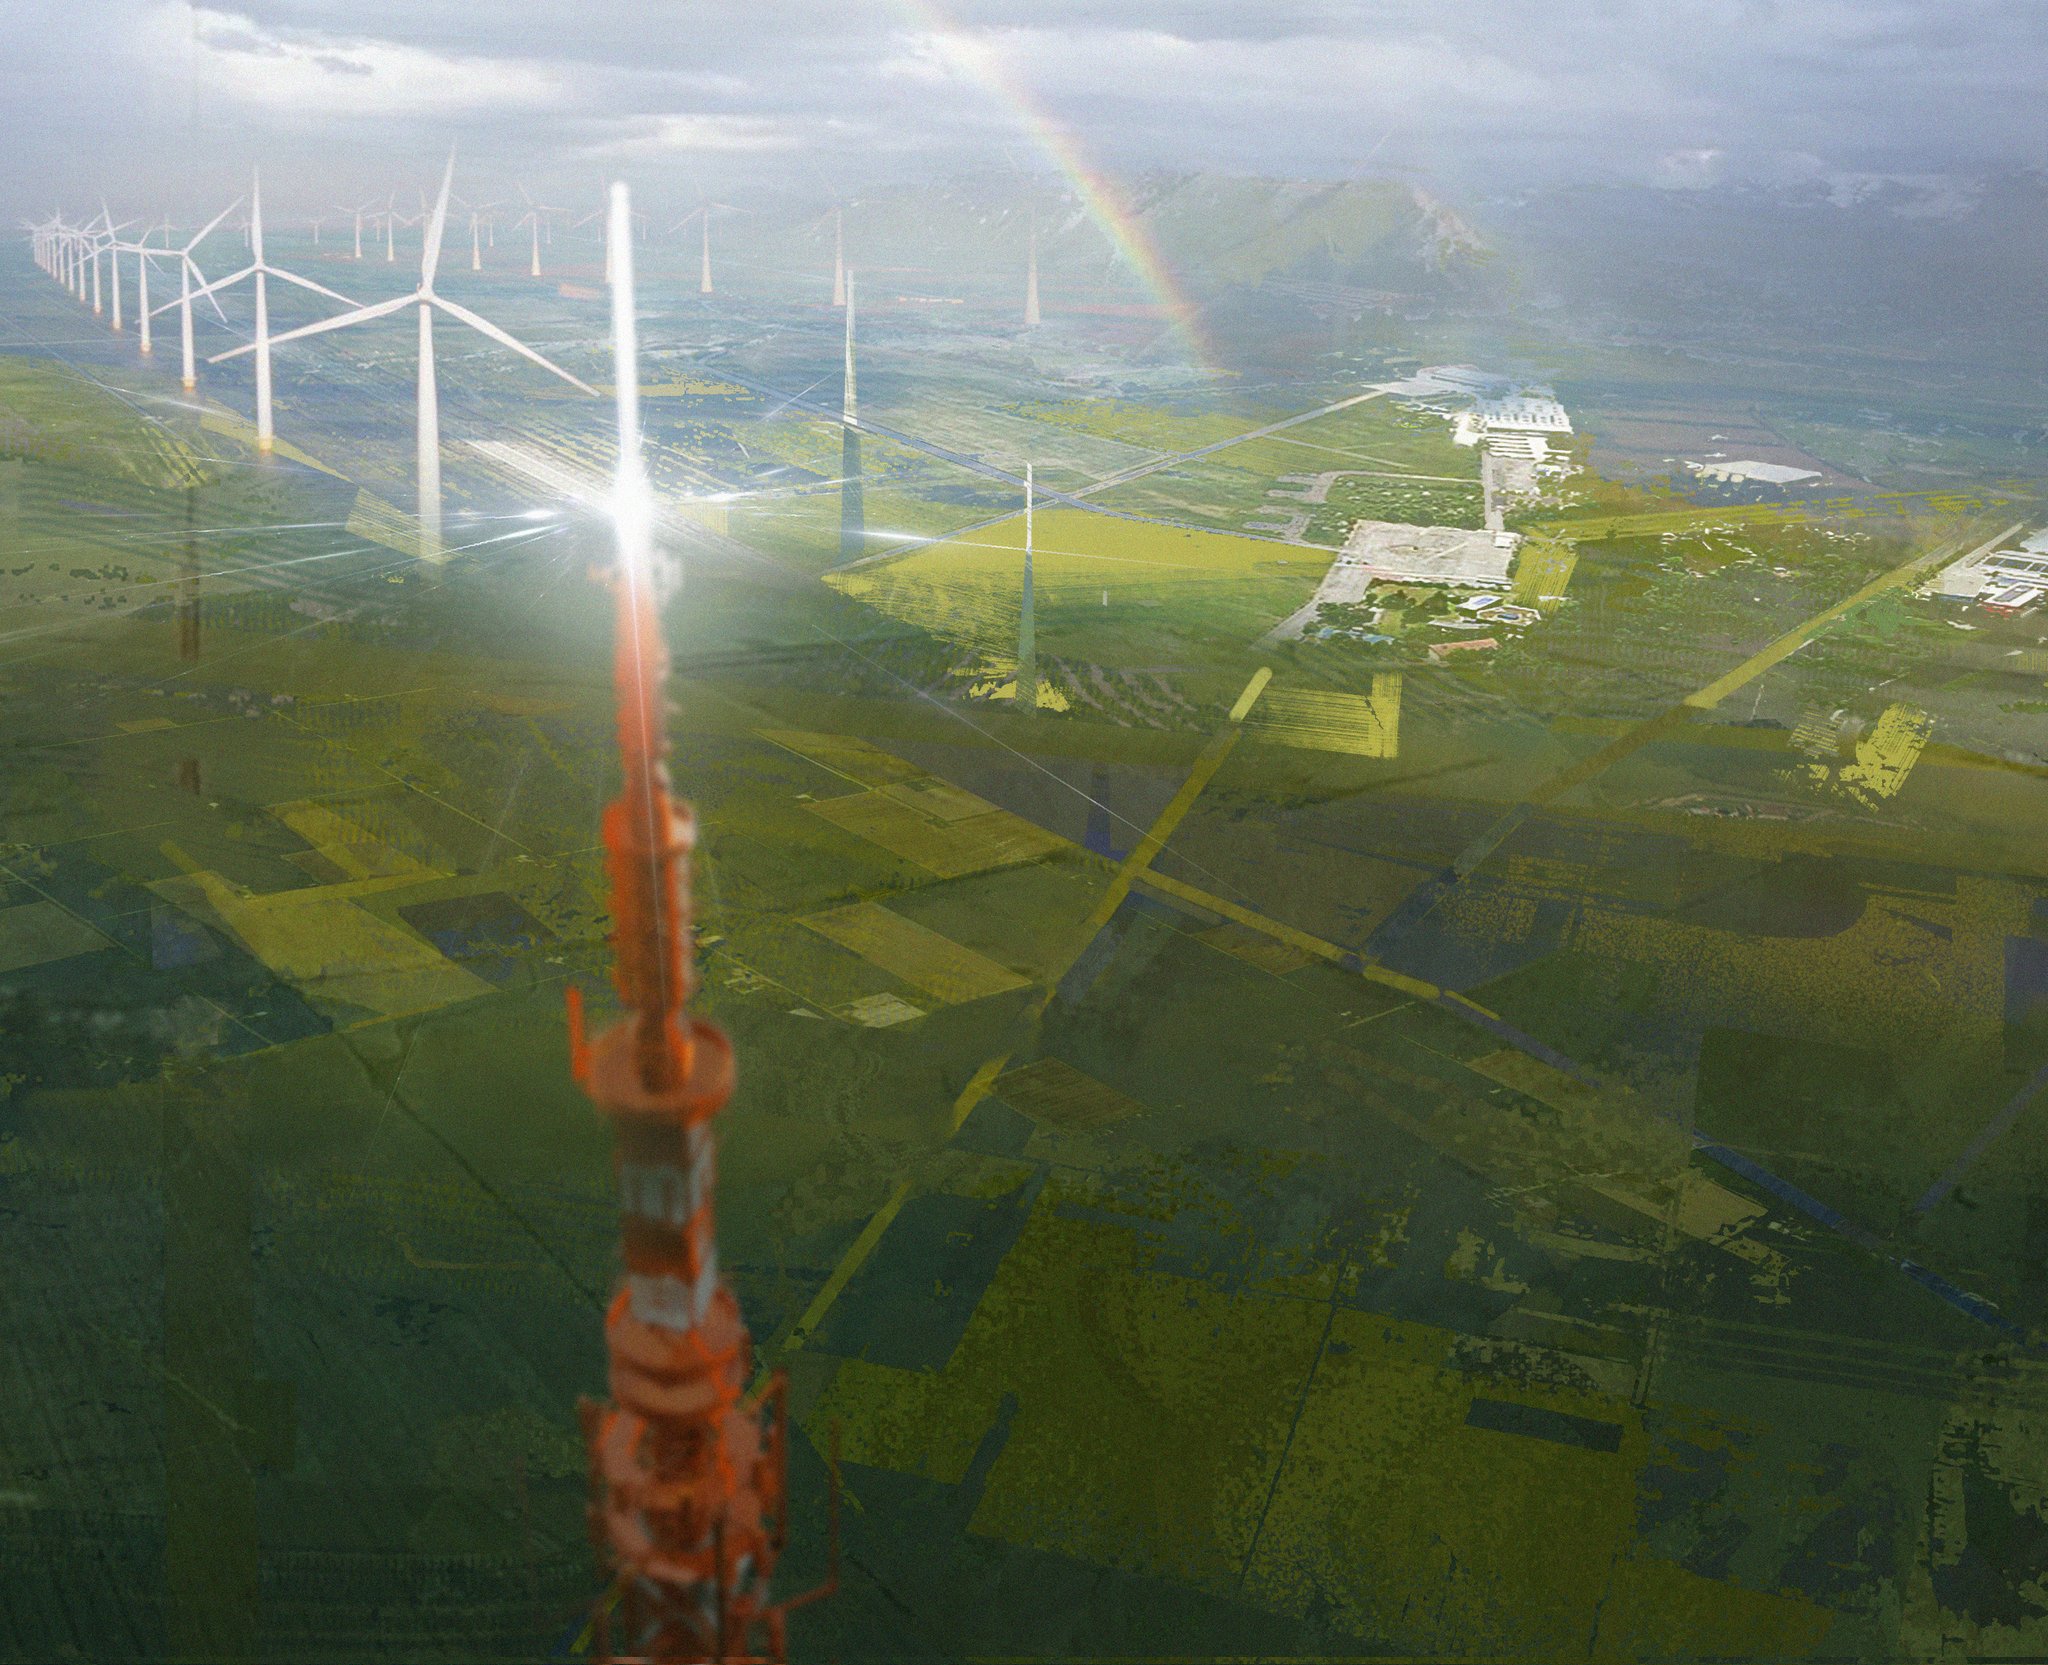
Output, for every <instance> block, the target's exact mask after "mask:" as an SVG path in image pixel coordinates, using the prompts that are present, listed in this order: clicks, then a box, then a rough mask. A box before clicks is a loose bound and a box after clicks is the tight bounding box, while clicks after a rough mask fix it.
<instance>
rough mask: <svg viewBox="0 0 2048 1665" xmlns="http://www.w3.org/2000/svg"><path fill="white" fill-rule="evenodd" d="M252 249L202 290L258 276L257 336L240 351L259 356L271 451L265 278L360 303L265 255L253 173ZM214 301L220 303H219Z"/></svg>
mask: <svg viewBox="0 0 2048 1665" xmlns="http://www.w3.org/2000/svg"><path fill="white" fill-rule="evenodd" d="M249 248H250V252H251V253H253V254H254V255H255V257H256V258H255V259H254V260H252V261H251V262H250V263H249V264H248V265H246V266H244V267H243V268H242V269H241V270H240V271H239V272H231V273H229V274H228V276H226V277H224V278H216V279H214V281H213V282H212V283H209V284H207V285H206V286H205V288H203V289H202V290H200V293H201V294H204V295H212V294H216V293H218V292H219V291H220V290H223V289H226V288H229V287H231V286H232V285H234V284H237V283H240V282H241V281H242V280H243V279H244V278H253V279H255V288H256V339H255V340H254V341H252V342H251V343H250V344H249V345H248V346H247V347H243V348H239V349H237V350H238V351H241V352H252V351H253V352H254V353H255V355H256V449H257V450H259V451H268V450H269V449H270V448H271V445H272V442H273V440H274V438H275V430H274V429H273V427H272V424H271V412H270V343H271V334H270V289H269V286H268V284H267V283H266V281H265V280H266V279H268V278H282V279H283V280H284V281H285V282H286V283H295V284H297V285H298V286H299V287H300V288H301V289H310V290H312V291H313V293H314V294H316V295H325V296H326V297H327V298H328V299H329V300H331V301H339V302H341V304H342V305H343V306H354V305H355V304H356V303H355V302H354V301H352V300H350V299H349V298H348V296H346V295H337V294H336V293H335V292H334V291H333V290H332V289H329V288H328V287H326V285H324V284H319V283H315V282H314V281H313V280H312V279H311V278H302V277H300V276H299V275H298V274H297V273H296V272H287V271H285V270H284V269H283V268H282V267H278V266H273V265H271V264H270V263H269V262H268V261H266V260H265V259H264V258H263V181H262V179H261V177H260V176H258V175H256V174H253V173H252V174H251V175H250V181H249ZM214 304H215V305H216V306H218V305H219V302H215V303H214ZM231 356H232V355H230V354H225V353H216V354H214V356H213V357H212V358H210V359H208V360H207V361H206V362H207V363H209V364H218V363H219V362H220V361H221V359H223V358H226V357H231Z"/></svg>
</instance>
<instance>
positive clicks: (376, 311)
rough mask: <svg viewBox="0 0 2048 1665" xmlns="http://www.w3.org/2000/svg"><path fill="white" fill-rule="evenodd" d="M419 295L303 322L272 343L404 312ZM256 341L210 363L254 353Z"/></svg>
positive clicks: (398, 298) (232, 350)
mask: <svg viewBox="0 0 2048 1665" xmlns="http://www.w3.org/2000/svg"><path fill="white" fill-rule="evenodd" d="M419 300H420V298H419V296H417V295H400V296H398V297H397V298H396V299H394V300H388V301H379V302H378V303H377V304H376V305H375V306H359V307H357V308H356V309H355V311H353V312H337V313H336V314H335V315H334V316H333V317H332V318H322V319H321V320H320V321H319V323H317V324H301V325H300V326H299V327H298V328H297V329H295V330H286V331H285V332H284V334H282V335H273V336H272V337H271V338H270V344H271V346H273V347H281V346H283V345H284V343H285V342H287V341H298V340H301V339H303V338H304V337H306V336H309V335H324V334H326V333H327V331H329V330H338V329H343V328H346V327H347V326H348V325H350V324H362V323H367V322H368V321H369V320H370V319H372V318H383V317H387V316H389V315H390V314H391V313H394V312H402V311H404V310H405V308H407V307H409V306H417V305H419ZM255 350H256V343H255V342H253V341H250V342H246V343H244V344H243V345H242V346H240V347H231V348H229V349H228V351H226V352H224V353H215V354H214V355H213V357H211V358H210V359H208V360H207V361H206V362H207V363H208V364H218V363H220V361H221V360H222V359H224V358H240V357H241V356H242V355H243V354H244V353H253V352H254V351H255Z"/></svg>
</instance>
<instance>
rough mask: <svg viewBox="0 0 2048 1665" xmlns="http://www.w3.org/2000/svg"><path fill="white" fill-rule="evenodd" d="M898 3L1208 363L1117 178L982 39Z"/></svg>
mask: <svg viewBox="0 0 2048 1665" xmlns="http://www.w3.org/2000/svg"><path fill="white" fill-rule="evenodd" d="M898 5H899V6H900V8H901V9H902V10H903V12H904V13H905V14H906V15H908V16H909V17H910V18H911V19H913V20H914V21H915V23H916V24H917V25H918V26H920V27H921V28H924V29H927V30H929V31H931V33H933V34H934V35H936V36H937V37H938V38H939V39H940V41H941V42H942V43H943V45H944V47H945V51H946V54H947V56H948V59H949V60H950V61H951V62H952V63H953V64H954V65H956V66H957V67H958V68H960V69H962V70H963V71H965V72H966V73H967V74H968V75H970V76H971V77H972V78H973V79H974V80H975V81H977V82H979V83H980V85H981V86H982V88H983V89H984V90H985V91H987V92H988V93H989V95H990V96H991V97H993V98H995V99H996V100H997V101H998V102H1000V103H1001V104H1003V105H1004V106H1005V107H1007V108H1008V109H1009V110H1010V112H1011V113H1012V114H1013V115H1014V116H1015V117H1016V119H1017V123H1018V125H1019V126H1020V127H1021V128H1022V129H1023V130H1024V133H1025V135H1026V136H1027V137H1028V138H1029V139H1030V140H1031V142H1032V144H1033V145H1035V146H1036V147H1037V148H1038V150H1039V151H1040V152H1041V153H1042V154H1043V155H1044V156H1045V157H1046V158H1047V160H1049V161H1050V162H1051V163H1052V165H1053V166H1054V167H1055V168H1057V169H1058V170H1059V171H1060V174H1061V176H1062V177H1063V178H1064V179H1065V180H1066V181H1067V183H1068V184H1069V185H1070V186H1071V187H1072V188H1073V190H1074V194H1075V195H1076V196H1078V197H1079V198H1080V199H1081V206H1082V208H1083V209H1084V210H1086V212H1087V214H1088V217H1089V218H1090V219H1091V220H1093V221H1094V222H1095V224H1096V226H1097V227H1098V228H1099V229H1100V230H1101V232H1102V234H1103V236H1105V237H1106V238H1108V239H1109V242H1110V246H1111V247H1113V248H1114V249H1115V250H1116V251H1117V254H1118V255H1119V256H1120V257H1121V258H1122V259H1123V261H1124V263H1125V264H1126V265H1127V266H1129V267H1130V269H1131V270H1132V272H1134V273H1135V274H1136V275H1137V278H1138V281H1139V282H1140V283H1142V284H1143V285H1144V286H1145V289H1146V291H1147V292H1148V293H1149V294H1150V295H1151V297H1152V300H1153V302H1154V303H1155V304H1156V305H1157V306H1158V307H1159V309H1160V310H1161V311H1162V312H1164V313H1165V314H1166V316H1167V319H1168V320H1169V322H1170V323H1171V324H1172V326H1173V328H1174V329H1175V330H1176V331H1177V332H1178V333H1179V335H1180V337H1181V339H1182V341H1183V342H1184V343H1185V344H1186V346H1187V349H1188V351H1189V352H1190V353H1191V354H1192V355H1193V356H1194V359H1195V362H1196V363H1197V364H1199V365H1201V366H1203V367H1209V366H1212V365H1213V364H1214V363H1215V354H1214V353H1213V352H1212V350H1211V349H1210V345H1209V342H1208V340H1207V338H1206V337H1205V336H1204V335H1203V333H1202V331H1201V328H1200V325H1199V323H1198V321H1197V320H1198V318H1199V316H1200V311H1201V309H1200V308H1199V307H1198V306H1196V305H1195V303H1194V302H1192V301H1191V300H1189V299H1188V297H1187V295H1186V294H1185V293H1183V291H1182V290H1181V287H1180V284H1179V282H1178V280H1177V279H1176V278H1175V277H1174V275H1173V271H1172V268H1170V267H1169V266H1168V265H1167V264H1166V260H1165V257H1164V256H1163V255H1161V254H1160V252H1159V245H1158V244H1157V243H1155V242H1154V241H1153V240H1152V234H1151V232H1150V231H1148V230H1147V229H1146V228H1145V223H1144V221H1142V220H1141V219H1139V218H1138V215H1137V213H1136V211H1135V210H1134V209H1133V208H1132V207H1131V206H1130V204H1129V203H1128V202H1126V201H1125V200H1124V196H1123V193H1122V191H1121V190H1119V189H1118V187H1117V185H1116V182H1115V181H1114V180H1112V179H1111V178H1110V177H1109V176H1108V175H1107V174H1105V173H1103V172H1102V170H1101V169H1099V168H1097V167H1096V166H1095V164H1094V163H1092V162H1091V161H1089V159H1088V154H1087V152H1086V151H1084V150H1083V149H1082V148H1081V141H1080V140H1079V139H1078V138H1077V137H1075V135H1074V133H1073V131H1072V130H1071V129H1070V128H1068V127H1067V126H1066V125H1065V124H1064V123H1063V122H1061V121H1060V120H1059V119H1058V118H1057V117H1055V116H1054V115H1053V114H1052V113H1051V112H1050V111H1048V110H1047V109H1045V108H1044V107H1043V106H1042V105H1041V104H1040V103H1039V102H1038V100H1037V98H1036V97H1035V95H1034V94H1033V93H1032V91H1031V89H1030V88H1029V87H1028V86H1026V85H1025V84H1024V83H1023V81H1022V80H1021V79H1020V78H1019V77H1018V76H1017V75H1015V74H1014V73H1013V72H1012V71H1011V70H1010V69H1009V68H1008V67H1007V66H1006V65H1005V64H1004V63H1003V61H1002V59H1001V58H1000V57H999V56H998V55H997V54H996V53H995V52H993V51H991V50H990V49H989V47H988V46H987V44H986V43H984V42H983V41H981V40H979V39H977V38H976V37H975V36H973V35H971V34H969V33H968V32H967V31H966V30H965V29H963V28H962V27H961V26H960V25H959V24H958V23H956V22H955V21H954V20H953V19H952V18H950V17H948V16H947V15H946V13H945V12H944V11H942V10H941V9H940V7H939V6H938V5H937V4H936V0H898Z"/></svg>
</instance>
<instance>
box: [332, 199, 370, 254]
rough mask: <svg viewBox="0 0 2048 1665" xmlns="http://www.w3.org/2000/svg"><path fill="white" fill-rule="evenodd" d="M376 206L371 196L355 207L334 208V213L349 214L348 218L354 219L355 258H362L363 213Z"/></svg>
mask: <svg viewBox="0 0 2048 1665" xmlns="http://www.w3.org/2000/svg"><path fill="white" fill-rule="evenodd" d="M376 206H377V203H376V200H375V199H374V198H372V199H371V200H370V201H369V202H365V203H362V204H360V205H358V206H357V207H354V208H337V209H335V213H337V214H346V215H348V216H349V217H350V218H351V219H352V220H354V221H355V227H356V258H357V259H358V260H360V259H362V258H363V216H364V215H365V214H367V213H369V212H370V210H371V209H373V208H375V207H376Z"/></svg>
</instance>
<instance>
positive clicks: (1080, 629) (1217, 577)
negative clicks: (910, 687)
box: [825, 509, 1327, 656]
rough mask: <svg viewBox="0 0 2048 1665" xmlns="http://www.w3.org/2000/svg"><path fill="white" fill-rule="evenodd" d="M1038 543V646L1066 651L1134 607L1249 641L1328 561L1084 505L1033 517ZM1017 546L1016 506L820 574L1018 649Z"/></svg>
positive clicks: (960, 637) (925, 623)
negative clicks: (963, 532)
mask: <svg viewBox="0 0 2048 1665" xmlns="http://www.w3.org/2000/svg"><path fill="white" fill-rule="evenodd" d="M1033 544H1034V549H1033V553H1032V587H1033V595H1034V597H1035V608H1036V613H1037V618H1038V643H1039V651H1040V652H1041V653H1049V654H1055V655H1064V656H1072V655H1074V654H1077V653H1078V654H1082V655H1083V656H1086V655H1087V654H1089V653H1092V652H1095V651H1096V650H1097V649H1098V648H1099V647H1100V646H1101V645H1102V639H1103V637H1104V634H1105V627H1108V628H1109V629H1110V630H1111V631H1112V632H1114V631H1115V630H1118V629H1120V628H1121V627H1123V626H1125V625H1127V624H1128V623H1129V621H1130V618H1131V615H1132V612H1133V610H1134V609H1145V610H1147V613H1146V616H1147V617H1148V619H1149V621H1150V624H1151V625H1152V626H1153V627H1154V628H1157V629H1165V630H1169V631H1171V630H1172V629H1174V628H1175V627H1176V626H1181V627H1183V628H1185V627H1186V625H1187V624H1188V622H1189V621H1190V618H1191V616H1193V615H1199V617H1200V619H1201V620H1202V622H1203V623H1204V624H1205V625H1206V626H1207V627H1208V628H1210V629H1212V630H1218V631H1226V632H1229V637H1228V639H1230V640H1234V641H1236V642H1238V643H1239V644H1242V643H1244V642H1249V641H1251V640H1253V639H1254V638H1256V637H1257V635H1258V634H1259V633H1260V632H1261V631H1262V630H1264V629H1265V628H1267V627H1269V626H1270V625H1271V624H1273V623H1274V622H1275V621H1276V620H1278V619H1281V618H1284V617H1285V616H1286V615H1287V614H1288V613H1289V612H1290V611H1291V610H1292V609H1293V608H1295V607H1298V606H1299V605H1300V604H1301V602H1302V601H1303V600H1305V599H1306V598H1307V595H1308V594H1309V592H1310V591H1312V590H1313V588H1314V586H1315V584H1316V582H1317V581H1318V580H1319V579H1320V578H1321V577H1322V574H1323V571H1324V568H1325V566H1326V564H1327V563H1326V561H1325V560H1324V558H1323V557H1321V556H1319V555H1318V554H1317V553H1316V552H1314V551H1312V550H1300V549H1292V548H1289V547H1287V546H1285V545H1280V544H1274V543H1267V542H1262V541H1260V540H1258V539H1254V538H1240V537H1232V536H1230V535H1229V534H1227V533H1221V532H1198V531H1191V530H1186V529H1183V528H1180V527H1172V526H1154V525H1148V524H1145V523H1143V522H1139V521H1131V520H1123V519H1119V518H1116V517H1114V516H1110V515H1097V514H1090V513H1088V512H1087V511H1085V510H1080V509H1057V510H1053V511H1051V512H1049V513H1045V514H1040V515H1039V516H1037V517H1036V526H1035V528H1034V536H1033ZM1023 550H1024V521H1023V517H1022V516H1021V515H1020V516H1018V517H1016V518H1014V519H1011V520H1006V521H1003V522H1001V523H1000V524H998V525H995V526H988V527H984V528H982V529H980V530H978V531H976V532H974V533H972V534H971V535H968V536H963V537H959V538H949V539H946V540H945V541H943V542H940V543H936V544H931V545H929V546H927V547H925V548H923V549H919V550H916V551H914V552H912V553H911V554H908V555H903V556H900V557H897V558H895V559H893V560H886V561H878V562H875V563H873V564H871V565H867V566H861V567H855V568H851V569H849V570H846V571H842V572H836V573H833V574H831V575H830V576H829V577H828V578H827V579H826V580H825V581H826V582H827V583H828V584H830V585H832V587H833V588H835V589H837V590H839V591H840V592H841V593H842V594H845V595H848V596H851V597H852V598H854V599H855V600H857V601H862V602H865V603H867V605H869V606H870V607H873V608H875V609H876V610H877V611H878V612H881V613H884V614H886V615H888V616H889V617H890V618H892V619H896V620H898V621H899V622H901V623H904V624H910V625H916V626H918V627H920V628H923V629H926V630H930V631H932V632H933V633H934V634H936V635H938V636H941V637H943V638H945V639H947V640H949V641H952V642H956V643H958V644H959V645H960V646H962V647H964V648H971V649H975V650H978V651H983V652H991V653H1000V652H1004V651H1007V650H1013V649H1014V648H1015V646H1016V641H1017V625H1018V618H1019V613H1020V609H1021V607H1022V597H1023V574H1024V554H1023ZM1155 609H1156V610H1158V611H1157V613H1156V614H1154V613H1153V612H1152V610H1155ZM1096 614H1101V615H1102V617H1101V618H1100V619H1098V618H1096V616H1095V615H1096Z"/></svg>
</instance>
